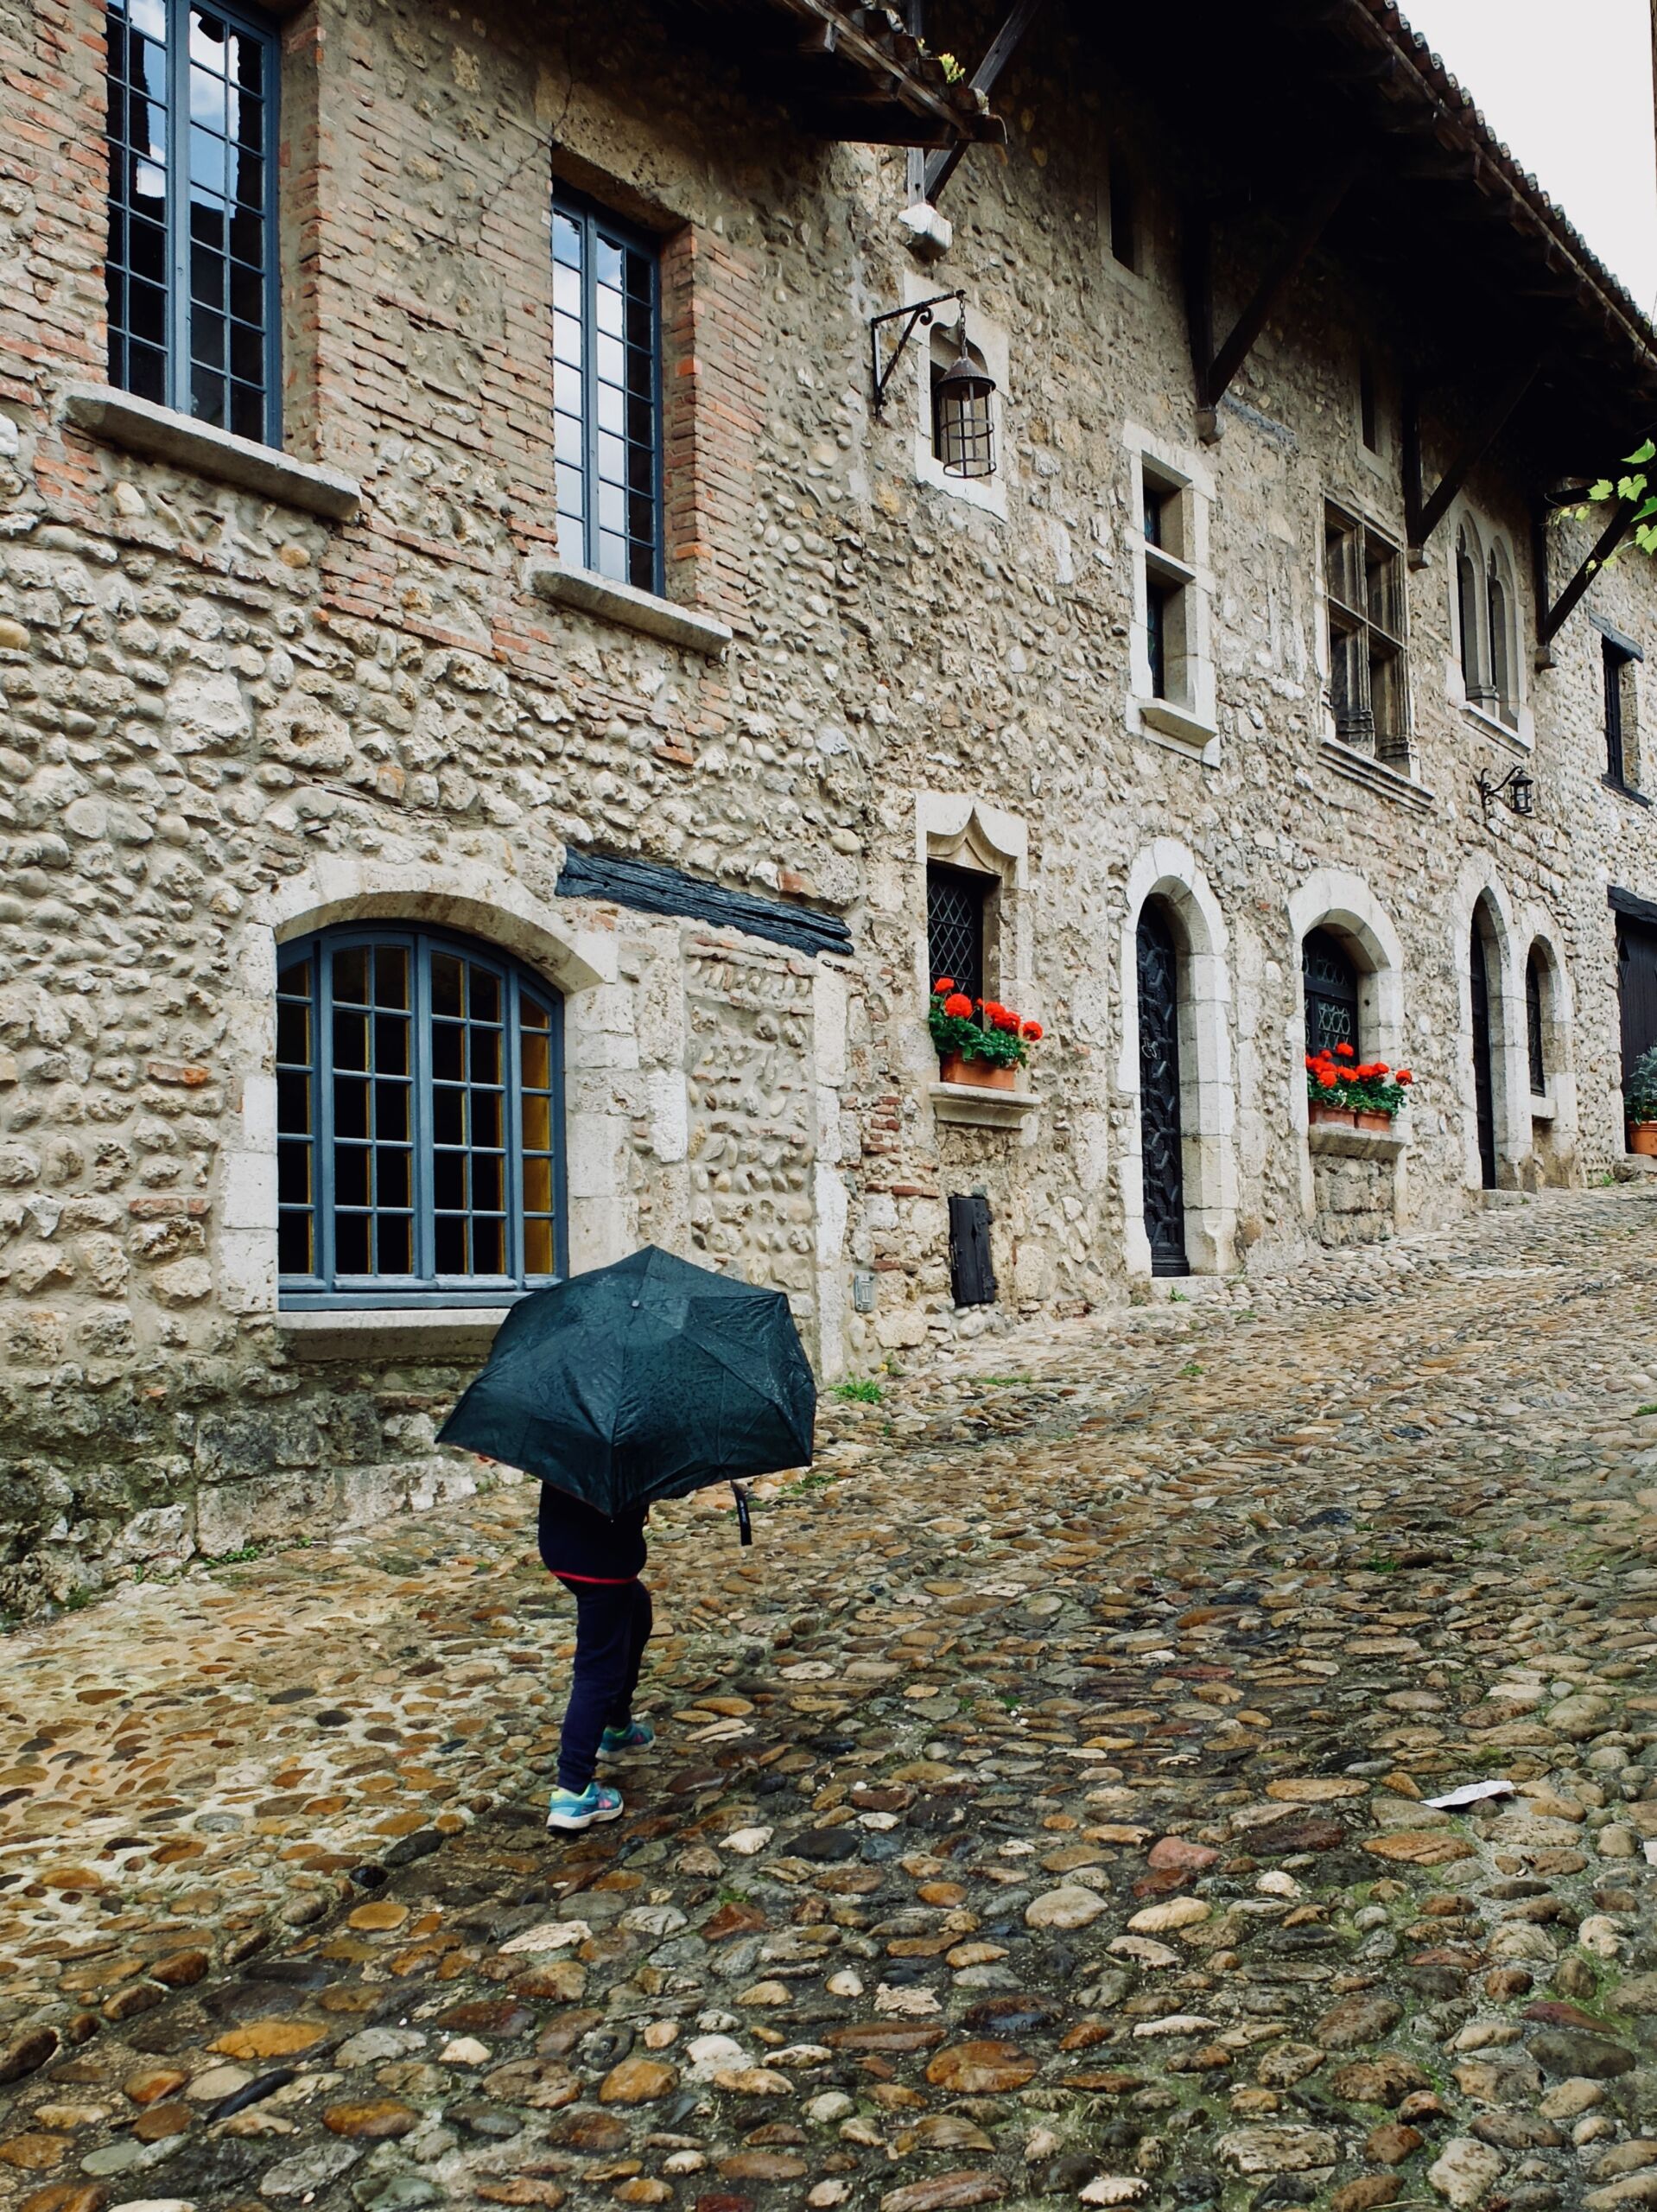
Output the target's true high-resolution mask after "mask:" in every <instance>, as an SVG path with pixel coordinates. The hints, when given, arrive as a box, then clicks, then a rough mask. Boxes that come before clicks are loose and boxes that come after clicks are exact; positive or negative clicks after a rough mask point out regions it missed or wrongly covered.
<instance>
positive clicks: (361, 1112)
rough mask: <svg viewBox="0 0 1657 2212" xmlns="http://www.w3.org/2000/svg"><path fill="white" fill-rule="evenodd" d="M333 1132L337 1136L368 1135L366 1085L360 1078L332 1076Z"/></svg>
mask: <svg viewBox="0 0 1657 2212" xmlns="http://www.w3.org/2000/svg"><path fill="white" fill-rule="evenodd" d="M333 1134H334V1135H335V1136H337V1137H365V1136H366V1135H368V1085H367V1084H366V1083H365V1082H363V1081H362V1080H361V1079H360V1078H356V1079H352V1078H348V1077H345V1076H336V1077H335V1078H334V1084H333Z"/></svg>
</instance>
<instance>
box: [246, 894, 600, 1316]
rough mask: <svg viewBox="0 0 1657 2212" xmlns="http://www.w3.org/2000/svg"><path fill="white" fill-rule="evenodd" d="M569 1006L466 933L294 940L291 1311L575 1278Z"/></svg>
mask: <svg viewBox="0 0 1657 2212" xmlns="http://www.w3.org/2000/svg"><path fill="white" fill-rule="evenodd" d="M562 1014H563V1007H562V1001H561V1000H560V999H559V997H558V995H557V994H556V992H553V991H549V990H548V989H547V988H545V986H544V985H542V984H540V983H537V982H534V981H533V980H532V979H531V978H530V976H527V975H525V974H524V973H523V972H522V971H521V970H520V969H517V967H516V966H515V965H513V964H512V963H511V962H508V961H505V960H502V959H500V958H498V957H496V956H494V955H492V954H491V953H489V952H488V951H486V950H485V949H484V948H483V947H481V946H476V945H473V944H468V943H467V941H466V940H465V939H460V938H448V937H446V936H442V935H441V934H438V933H435V932H432V933H428V932H427V931H419V930H397V929H383V930H375V931H360V930H340V931H327V932H325V933H324V934H322V935H321V936H319V937H314V938H304V939H302V940H301V941H300V942H298V943H296V944H289V945H284V946H283V949H282V952H281V955H280V958H279V961H278V963H277V982H276V1128H277V1139H276V1183H277V1201H278V1206H279V1228H278V1235H277V1253H278V1266H279V1269H280V1274H281V1282H282V1294H283V1302H284V1303H286V1304H292V1305H338V1304H347V1305H349V1304H358V1305H373V1306H390V1305H422V1304H425V1305H430V1304H466V1303H467V1302H473V1303H478V1302H484V1301H486V1300H496V1301H498V1300H499V1298H500V1297H501V1296H502V1294H510V1293H511V1292H512V1291H515V1290H523V1289H527V1288H530V1287H532V1286H534V1285H535V1284H536V1283H543V1282H549V1281H553V1280H554V1279H556V1276H557V1275H558V1274H561V1273H562V1268H563V1264H564V1262H563V1244H564V1235H563V1200H562V1180H563V1172H562V1169H563V1098H562V1086H563V1056H562V1036H563V1023H562Z"/></svg>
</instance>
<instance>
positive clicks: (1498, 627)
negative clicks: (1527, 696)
mask: <svg viewBox="0 0 1657 2212" xmlns="http://www.w3.org/2000/svg"><path fill="white" fill-rule="evenodd" d="M1484 603H1485V611H1486V615H1487V628H1488V630H1489V640H1490V683H1489V690H1490V694H1491V701H1492V706H1493V709H1494V711H1495V714H1496V715H1498V716H1499V717H1500V719H1501V721H1504V722H1506V723H1507V725H1508V728H1509V729H1517V728H1518V727H1519V687H1518V681H1517V675H1516V664H1517V660H1518V650H1517V639H1516V637H1515V635H1514V594H1513V585H1512V582H1511V580H1510V579H1509V577H1508V573H1507V563H1506V561H1505V559H1504V558H1503V556H1502V554H1501V551H1500V550H1499V549H1493V550H1492V551H1491V554H1490V558H1489V563H1488V564H1487V569H1486V575H1485V600H1484Z"/></svg>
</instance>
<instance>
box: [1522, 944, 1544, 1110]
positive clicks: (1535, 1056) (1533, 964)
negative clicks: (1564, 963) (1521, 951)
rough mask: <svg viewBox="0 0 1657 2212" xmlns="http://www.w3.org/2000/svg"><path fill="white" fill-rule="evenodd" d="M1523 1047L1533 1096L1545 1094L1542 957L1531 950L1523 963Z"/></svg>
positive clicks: (1539, 1096)
mask: <svg viewBox="0 0 1657 2212" xmlns="http://www.w3.org/2000/svg"><path fill="white" fill-rule="evenodd" d="M1525 1049H1526V1054H1527V1058H1528V1059H1529V1061H1530V1088H1531V1096H1532V1097H1533V1098H1545V1097H1546V1096H1547V1055H1546V1052H1545V1051H1544V1049H1543V1042H1542V957H1541V955H1540V953H1539V952H1536V951H1533V952H1532V953H1531V956H1530V957H1529V959H1527V961H1526V963H1525Z"/></svg>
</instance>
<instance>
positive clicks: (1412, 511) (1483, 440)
mask: <svg viewBox="0 0 1657 2212" xmlns="http://www.w3.org/2000/svg"><path fill="white" fill-rule="evenodd" d="M1541 367H1542V356H1540V354H1539V355H1537V356H1535V357H1534V358H1533V359H1530V360H1527V361H1521V362H1520V363H1519V365H1518V366H1517V367H1516V368H1515V369H1514V372H1513V373H1512V375H1511V376H1510V377H1508V380H1507V382H1506V383H1505V384H1503V385H1502V386H1501V389H1500V391H1497V393H1496V395H1495V398H1494V399H1493V400H1492V401H1491V403H1490V404H1489V407H1488V408H1487V409H1486V410H1485V412H1484V414H1483V415H1482V417H1481V418H1480V419H1479V421H1478V422H1477V423H1475V425H1474V427H1473V428H1472V429H1471V430H1470V431H1469V432H1468V433H1467V435H1465V436H1464V437H1463V440H1462V442H1461V445H1460V447H1459V448H1458V449H1457V453H1456V454H1455V456H1454V458H1453V459H1452V460H1451V463H1450V466H1449V467H1447V468H1446V469H1445V471H1444V474H1443V475H1442V476H1441V477H1440V478H1439V480H1438V486H1437V487H1436V488H1435V490H1434V491H1433V493H1432V496H1431V497H1430V498H1424V497H1423V496H1422V483H1421V431H1420V412H1419V404H1418V403H1417V400H1416V398H1415V396H1414V395H1413V394H1411V395H1410V397H1409V398H1408V400H1407V401H1406V405H1405V409H1404V514H1405V522H1406V528H1407V533H1408V537H1409V542H1410V565H1411V567H1412V568H1417V569H1419V568H1421V567H1423V566H1424V565H1425V561H1426V546H1427V540H1428V539H1429V538H1430V537H1432V533H1433V531H1435V530H1437V529H1438V525H1439V524H1440V523H1441V522H1442V521H1443V520H1444V517H1445V516H1446V515H1447V514H1448V513H1449V512H1450V510H1451V506H1452V505H1453V504H1454V503H1455V499H1456V496H1457V493H1459V492H1460V490H1461V488H1462V486H1463V484H1465V483H1466V481H1467V480H1468V478H1469V477H1470V475H1471V474H1472V473H1473V471H1474V470H1475V469H1476V467H1478V465H1479V463H1480V461H1482V460H1483V458H1484V456H1485V454H1487V453H1489V450H1490V448H1491V447H1492V446H1493V445H1494V444H1495V442H1496V440H1497V439H1498V438H1499V437H1500V436H1501V433H1502V431H1503V430H1504V429H1506V427H1507V424H1508V418H1509V416H1511V415H1512V414H1513V412H1514V409H1515V408H1516V407H1517V406H1518V404H1519V403H1520V401H1521V399H1522V398H1523V397H1525V394H1526V393H1527V391H1529V390H1530V388H1531V386H1532V385H1533V384H1534V383H1535V381H1536V378H1537V375H1538V372H1540V369H1541Z"/></svg>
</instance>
